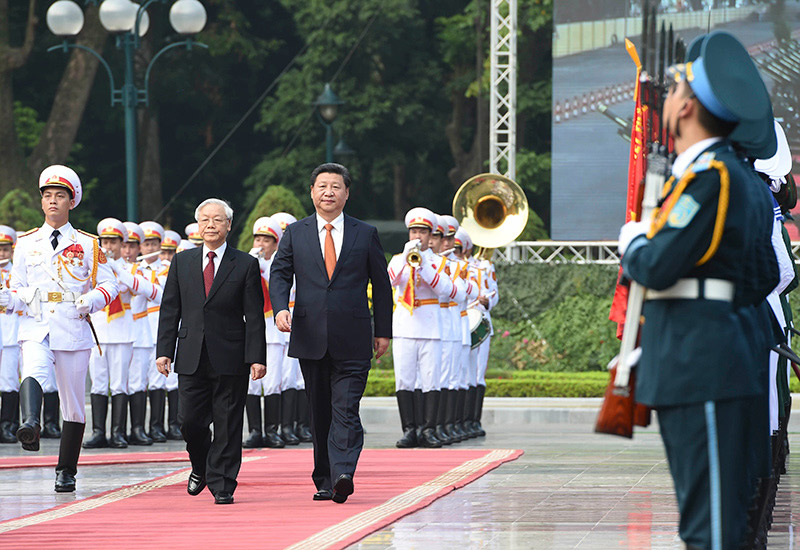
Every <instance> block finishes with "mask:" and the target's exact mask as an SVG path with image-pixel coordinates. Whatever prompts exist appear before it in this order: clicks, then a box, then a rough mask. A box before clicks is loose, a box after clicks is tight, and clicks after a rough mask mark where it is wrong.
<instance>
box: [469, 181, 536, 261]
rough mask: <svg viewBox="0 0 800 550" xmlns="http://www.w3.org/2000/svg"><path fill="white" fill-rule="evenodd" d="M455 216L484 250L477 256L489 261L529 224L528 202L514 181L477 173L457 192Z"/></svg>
mask: <svg viewBox="0 0 800 550" xmlns="http://www.w3.org/2000/svg"><path fill="white" fill-rule="evenodd" d="M453 216H454V217H455V218H456V219H457V220H458V223H459V224H460V225H461V226H462V227H463V228H464V230H465V231H466V232H467V233H468V234H469V236H470V238H471V239H472V242H473V243H475V245H477V246H479V247H481V250H480V252H479V253H477V254H475V256H476V257H478V258H482V259H487V260H488V259H490V258H491V256H492V253H493V252H494V249H495V248H498V247H501V246H505V245H507V244H508V243H510V242H511V241H513V240H514V239H516V238H517V237H519V235H520V234H521V233H522V230H523V229H525V225H526V224H527V223H528V199H526V198H525V193H524V192H523V191H522V188H521V187H520V186H519V185H518V184H517V183H516V182H515V181H514V180H512V179H510V178H507V177H506V176H501V175H500V174H478V175H477V176H473V177H471V178H470V179H468V180H467V181H465V182H464V184H463V185H462V186H461V187H460V188H459V189H458V191H456V195H455V197H454V198H453Z"/></svg>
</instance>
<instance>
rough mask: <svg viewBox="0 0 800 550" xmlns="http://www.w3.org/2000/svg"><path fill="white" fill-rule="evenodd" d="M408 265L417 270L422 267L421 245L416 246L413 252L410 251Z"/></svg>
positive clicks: (407, 259) (407, 257)
mask: <svg viewBox="0 0 800 550" xmlns="http://www.w3.org/2000/svg"><path fill="white" fill-rule="evenodd" d="M406 263H407V264H408V266H409V267H414V268H417V267H419V266H420V265H422V251H421V250H420V249H419V245H417V246H415V247H414V248H412V249H411V250H409V251H408V255H407V256H406Z"/></svg>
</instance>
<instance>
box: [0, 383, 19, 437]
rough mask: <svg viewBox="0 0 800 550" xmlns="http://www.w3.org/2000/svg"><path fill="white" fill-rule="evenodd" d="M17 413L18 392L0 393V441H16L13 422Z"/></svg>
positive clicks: (15, 429)
mask: <svg viewBox="0 0 800 550" xmlns="http://www.w3.org/2000/svg"><path fill="white" fill-rule="evenodd" d="M18 415H19V392H16V391H4V392H3V393H2V395H0V443H16V442H17V436H16V435H15V434H16V431H17V430H18V429H19V426H17V427H16V428H15V427H14V423H15V421H16V419H17V418H18Z"/></svg>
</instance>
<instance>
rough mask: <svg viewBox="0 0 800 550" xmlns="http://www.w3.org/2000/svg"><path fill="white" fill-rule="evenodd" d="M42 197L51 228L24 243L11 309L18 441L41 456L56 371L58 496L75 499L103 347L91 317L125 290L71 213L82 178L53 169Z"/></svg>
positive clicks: (43, 178) (43, 181) (45, 176)
mask: <svg viewBox="0 0 800 550" xmlns="http://www.w3.org/2000/svg"><path fill="white" fill-rule="evenodd" d="M39 190H40V191H41V194H42V210H43V211H44V215H45V223H44V224H43V225H42V227H40V228H39V229H36V230H32V231H31V232H29V233H26V234H24V235H22V236H20V237H19V239H18V241H17V246H16V249H15V250H14V265H13V267H12V271H11V288H12V291H13V298H12V300H11V302H10V303H9V306H8V308H9V310H11V311H21V312H23V316H22V317H21V318H20V325H19V335H18V337H19V341H20V346H21V350H20V351H21V354H22V384H21V386H20V404H21V409H22V424H21V425H20V427H19V430H17V439H18V440H19V441H20V443H21V444H22V448H23V449H25V450H28V451H38V450H39V432H40V423H39V411H40V410H41V406H42V386H41V385H42V383H43V382H44V381H45V380H46V379H47V377H48V376H49V373H50V372H51V371H52V370H53V369H55V376H56V380H57V384H58V392H59V396H60V400H61V413H62V415H63V417H64V427H63V431H62V437H61V446H60V448H59V452H58V465H57V466H56V483H55V490H56V491H57V492H72V491H74V490H75V474H76V473H77V467H78V456H79V455H80V449H81V440H82V439H83V430H84V426H85V422H86V416H85V410H84V409H85V405H84V402H85V399H86V397H85V396H86V373H87V371H88V369H89V355H90V350H91V348H92V347H94V345H95V342H94V341H93V338H92V328H91V320H90V319H89V314H91V313H94V312H96V311H100V310H102V309H103V308H104V307H106V306H107V305H109V304H110V303H111V302H113V301H114V299H115V298H116V297H117V286H116V283H115V282H114V274H113V273H112V271H111V269H110V268H109V267H108V264H107V262H106V257H105V255H104V254H103V253H102V252H101V251H100V244H99V243H98V241H97V238H96V237H94V236H92V235H90V234H89V233H83V232H81V231H78V230H76V229H75V228H73V227H72V225H71V224H70V223H69V211H70V210H71V209H73V208H75V207H76V206H78V204H80V202H81V197H82V189H81V181H80V179H79V178H78V175H77V174H76V173H75V172H74V171H73V170H72V169H70V168H67V167H66V166H60V165H55V166H50V167H48V168H45V169H44V171H42V174H41V175H40V176H39ZM2 292H6V291H2Z"/></svg>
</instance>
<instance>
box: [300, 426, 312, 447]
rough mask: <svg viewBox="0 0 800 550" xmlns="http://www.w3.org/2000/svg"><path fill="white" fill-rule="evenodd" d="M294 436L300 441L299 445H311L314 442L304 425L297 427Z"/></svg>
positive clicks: (309, 431)
mask: <svg viewBox="0 0 800 550" xmlns="http://www.w3.org/2000/svg"><path fill="white" fill-rule="evenodd" d="M296 435H297V439H299V440H300V443H311V442H312V441H314V438H313V436H312V435H311V430H310V429H309V428H308V426H306V425H304V424H298V425H297V431H296Z"/></svg>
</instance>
